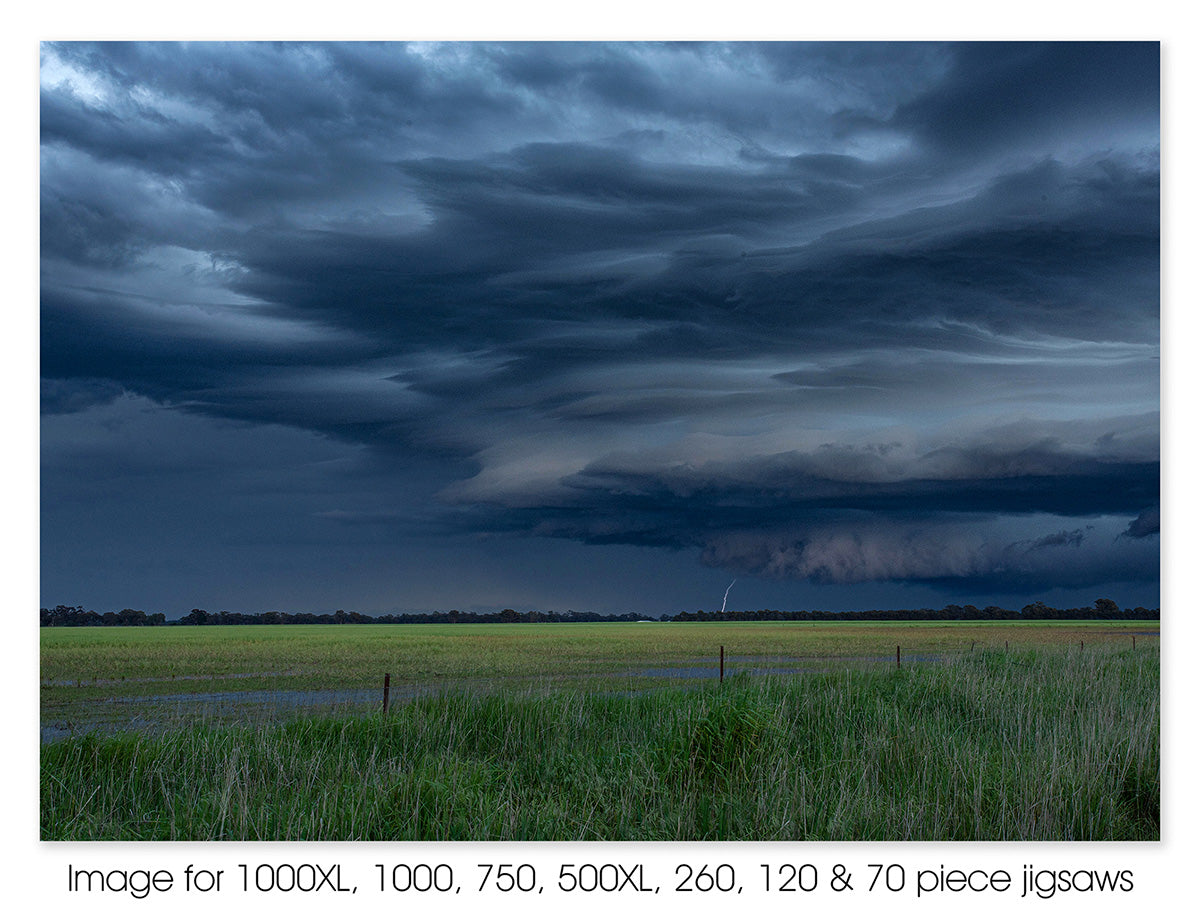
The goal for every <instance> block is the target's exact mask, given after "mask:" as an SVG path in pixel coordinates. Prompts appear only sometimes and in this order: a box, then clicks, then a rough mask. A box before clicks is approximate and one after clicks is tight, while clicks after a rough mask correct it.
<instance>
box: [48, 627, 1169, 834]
mask: <svg viewBox="0 0 1200 919" xmlns="http://www.w3.org/2000/svg"><path fill="white" fill-rule="evenodd" d="M41 643H42V667H41V683H42V685H41V700H42V725H43V740H44V743H43V747H42V778H41V796H42V808H41V810H42V835H43V837H44V838H46V839H321V840H343V839H629V840H632V839H1157V838H1158V835H1159V693H1158V679H1159V658H1158V651H1159V648H1158V623H1156V622H1154V623H1147V622H1131V623H1122V622H1104V623H1081V622H1068V623H1009V622H1005V623H961V622H955V623H921V624H912V625H908V624H897V623H839V624H826V623H821V624H810V623H639V624H629V625H625V624H608V623H606V624H600V625H566V624H555V625H509V626H446V627H440V626H241V627H236V626H222V627H178V628H169V627H168V628H161V627H160V628H141V629H137V628H132V629H120V628H108V629H71V628H61V629H43V630H42V631H41ZM1081 643H1082V647H1081ZM721 646H724V648H725V655H726V679H725V681H724V682H723V683H721V682H719V681H718V679H717V668H718V653H719V652H718V649H719V648H720V647H721ZM897 646H899V647H900V655H901V662H900V666H897V664H896V648H897ZM384 673H389V674H390V675H391V677H390V679H391V689H390V691H391V694H392V695H391V706H390V711H389V712H388V713H387V714H386V715H385V714H383V713H382V712H381V711H380V707H381V706H380V702H381V696H382V681H383V674H384Z"/></svg>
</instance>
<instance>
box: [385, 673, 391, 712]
mask: <svg viewBox="0 0 1200 919" xmlns="http://www.w3.org/2000/svg"><path fill="white" fill-rule="evenodd" d="M391 682H392V675H391V674H390V673H385V674H384V675H383V713H384V714H385V715H386V714H387V710H388V690H389V689H390V688H391Z"/></svg>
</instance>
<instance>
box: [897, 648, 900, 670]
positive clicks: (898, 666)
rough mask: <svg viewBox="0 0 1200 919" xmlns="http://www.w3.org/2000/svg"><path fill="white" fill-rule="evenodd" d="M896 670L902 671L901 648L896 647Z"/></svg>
mask: <svg viewBox="0 0 1200 919" xmlns="http://www.w3.org/2000/svg"><path fill="white" fill-rule="evenodd" d="M896 669H897V670H899V669H900V646H899V645H896Z"/></svg>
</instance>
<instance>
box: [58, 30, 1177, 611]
mask: <svg viewBox="0 0 1200 919" xmlns="http://www.w3.org/2000/svg"><path fill="white" fill-rule="evenodd" d="M1157 65H1158V49H1157V46H1156V45H1154V44H1013V45H1008V44H1005V45H961V46H960V45H941V44H901V45H889V44H868V45H852V44H832V45H805V44H802V45H794V44H766V45H748V44H747V45H710V44H700V45H673V44H666V45H659V44H617V45H598V44H589V43H577V44H567V45H558V44H540V43H539V44H475V45H457V46H440V45H435V46H425V45H412V46H394V45H370V44H349V45H325V44H318V45H289V44H284V45H265V44H233V45H230V44H206V43H200V44H194V45H186V46H177V45H165V44H127V45H117V44H113V45H76V44H65V45H54V46H46V47H45V48H44V50H43V80H42V82H43V87H42V183H41V200H42V213H41V246H42V273H43V278H42V304H41V307H42V373H43V376H44V383H43V411H44V412H46V413H47V415H50V414H56V413H57V414H59V415H63V416H64V417H69V415H70V413H81V412H84V411H86V410H88V409H89V408H91V407H92V406H98V405H105V404H108V403H111V402H113V400H116V399H118V398H119V397H121V396H122V394H129V395H131V396H139V397H147V398H149V399H152V400H154V402H155V403H157V404H158V405H161V406H167V407H170V408H172V409H173V410H176V411H184V412H189V413H193V414H195V413H200V414H203V415H206V416H209V417H210V418H214V419H218V420H219V419H234V420H237V421H238V422H242V423H249V424H263V425H282V426H286V427H289V428H293V429H299V430H302V431H309V432H315V433H318V434H321V435H330V436H333V437H335V438H336V439H337V440H338V441H339V442H341V443H343V444H344V445H345V448H346V449H359V448H363V449H366V450H367V451H369V452H371V453H372V455H373V456H375V457H376V459H375V461H374V462H376V463H380V464H382V465H383V467H384V468H387V467H388V466H389V464H391V468H393V469H395V470H397V473H396V475H397V477H398V478H397V481H399V480H400V477H401V473H400V472H399V471H398V470H400V469H401V467H402V466H403V467H404V468H405V469H406V470H407V471H406V472H404V473H403V475H405V476H407V475H410V474H415V473H413V471H412V468H415V467H410V466H406V465H405V464H411V463H418V464H419V463H423V462H425V463H428V464H429V465H428V467H422V469H423V470H424V471H422V472H421V473H420V475H419V476H418V478H419V479H420V482H421V485H420V488H421V491H420V493H419V495H418V493H417V492H416V491H413V490H411V489H410V490H409V491H408V492H406V491H405V490H404V489H403V488H400V489H398V490H396V491H389V492H388V495H389V497H387V499H386V500H387V501H390V502H397V503H398V504H400V505H404V504H405V503H406V502H413V503H414V505H416V504H419V505H420V509H419V511H413V510H410V508H408V507H406V506H397V507H392V506H388V507H371V506H365V505H368V504H369V500H367V499H365V498H364V499H363V505H364V506H353V507H351V506H342V505H341V504H338V503H336V502H334V500H333V499H332V498H331V499H330V505H329V506H328V507H325V508H323V509H320V510H318V511H317V512H316V514H315V516H314V518H313V519H314V520H316V521H318V522H324V523H325V524H327V525H329V526H335V525H340V527H341V529H342V530H345V529H346V526H345V525H346V524H349V523H353V522H362V523H365V524H370V525H371V526H376V527H377V526H392V527H402V526H411V527H414V528H416V529H420V528H421V527H435V528H440V530H441V531H443V532H456V531H457V532H462V533H509V534H536V535H544V536H556V537H561V538H568V539H572V540H578V541H581V542H586V543H589V544H605V543H611V544H617V543H626V544H631V545H643V546H662V547H672V548H677V547H687V548H690V549H695V550H699V552H700V553H701V557H702V558H703V559H704V560H705V561H706V563H709V564H712V565H717V566H721V567H726V568H728V569H730V570H735V571H739V572H757V573H763V574H768V575H772V576H777V577H785V578H807V579H813V580H819V581H824V582H828V583H856V582H863V581H870V580H914V581H921V582H926V583H934V584H939V585H942V584H954V583H967V582H968V581H970V582H972V583H983V582H987V583H989V584H994V585H1001V584H1003V582H1004V580H1005V578H1010V579H1011V583H1013V584H1017V583H1020V584H1023V585H1024V584H1027V583H1034V582H1036V581H1037V580H1038V579H1039V578H1040V579H1042V583H1043V584H1044V585H1045V586H1047V587H1053V586H1054V585H1056V584H1060V583H1061V584H1063V585H1068V584H1070V585H1072V586H1074V585H1077V584H1081V583H1088V578H1100V579H1101V580H1103V579H1104V578H1106V577H1107V574H1106V573H1105V571H1106V568H1105V566H1109V569H1108V570H1110V571H1115V570H1119V571H1121V572H1122V574H1123V576H1127V577H1129V578H1130V579H1132V580H1152V579H1153V578H1155V577H1156V574H1153V573H1151V572H1152V569H1153V571H1156V569H1157V563H1156V562H1154V564H1153V565H1152V564H1151V562H1152V561H1153V558H1152V556H1154V553H1155V552H1156V550H1157V543H1156V540H1154V539H1147V538H1146V537H1148V536H1153V535H1154V534H1155V533H1157V525H1156V520H1157V518H1156V517H1155V518H1154V519H1155V525H1154V526H1153V527H1151V525H1150V523H1149V520H1150V518H1149V517H1146V515H1145V514H1141V516H1139V517H1138V518H1137V520H1135V521H1134V522H1133V523H1132V524H1130V523H1129V518H1130V515H1135V514H1139V513H1140V512H1142V511H1143V510H1144V509H1145V508H1147V507H1149V506H1151V505H1154V504H1156V502H1157V500H1158V422H1157V409H1158V395H1157V393H1158V383H1157V373H1158V370H1157V354H1158V351H1157V348H1158V281H1159V273H1158V246H1159V235H1158V219H1159V181H1158V177H1159V168H1158V137H1157V125H1158V122H1157V104H1158V72H1157ZM45 449H46V450H52V448H45ZM113 449H116V448H115V447H114V448H113ZM47 462H50V463H51V464H53V457H52V456H49V455H48V456H47ZM328 468H330V470H331V471H330V472H329V475H330V476H331V477H332V478H331V480H330V483H328V484H327V486H326V487H328V488H329V489H330V492H331V494H332V493H333V491H335V490H338V489H340V490H341V492H347V493H354V494H360V493H361V492H360V490H358V489H357V488H355V487H354V485H353V480H354V478H355V477H356V476H361V475H363V473H362V467H361V466H357V465H354V464H350V465H349V466H345V467H342V466H337V467H328ZM372 468H374V469H378V468H379V467H377V466H373V467H372ZM356 470H357V471H356ZM433 470H438V471H440V478H439V477H438V475H435V474H432V471H433ZM426 473H430V474H426ZM375 474H377V473H373V475H375ZM335 480H336V486H335V484H334V481H335ZM288 481H289V480H287V479H281V487H283V488H286V487H287V482H288ZM295 487H296V488H297V489H301V490H303V492H304V494H305V495H306V496H310V497H311V496H313V495H315V494H319V492H320V489H321V487H322V486H321V485H319V484H318V483H317V482H316V481H315V480H313V479H305V480H304V481H303V483H302V484H301V483H300V482H299V480H297V484H296V486H295ZM341 492H339V493H341ZM435 495H436V496H437V497H436V499H435V498H434V496H435ZM46 501H47V502H50V503H53V501H54V494H53V492H52V491H47V494H46ZM318 503H319V501H318ZM306 506H307V505H306ZM418 518H419V519H420V520H421V521H423V522H422V523H420V524H418V522H417V520H418ZM1143 518H1145V520H1143ZM1118 519H1121V520H1122V521H1123V522H1122V523H1121V524H1120V525H1119V526H1118V524H1117V523H1116V522H1115V521H1117V520H1118ZM1088 527H1094V528H1095V529H1094V530H1093V529H1088ZM1121 527H1124V528H1125V529H1124V530H1123V532H1124V533H1125V535H1127V536H1131V537H1138V538H1137V540H1136V543H1137V544H1138V545H1139V546H1141V547H1143V548H1139V550H1138V551H1137V552H1135V553H1132V554H1131V556H1130V558H1129V559H1128V560H1126V561H1125V562H1120V563H1119V564H1118V563H1117V562H1116V561H1115V560H1114V559H1113V558H1112V557H1110V556H1111V553H1112V552H1113V551H1115V550H1112V549H1110V548H1108V547H1106V546H1102V545H1101V543H1102V542H1104V541H1105V540H1107V543H1112V538H1113V537H1115V536H1116V535H1120V532H1122V530H1121ZM1114 528H1116V529H1114ZM331 538H335V537H332V536H331ZM1122 542H1123V543H1124V544H1126V545H1127V546H1128V545H1130V541H1129V540H1123V541H1122ZM1113 565H1116V566H1117V567H1115V568H1114V567H1112V566H1113Z"/></svg>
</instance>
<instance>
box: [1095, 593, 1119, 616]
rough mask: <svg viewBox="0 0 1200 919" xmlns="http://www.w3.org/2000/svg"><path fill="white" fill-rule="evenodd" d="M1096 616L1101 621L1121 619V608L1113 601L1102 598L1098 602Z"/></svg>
mask: <svg viewBox="0 0 1200 919" xmlns="http://www.w3.org/2000/svg"><path fill="white" fill-rule="evenodd" d="M1096 616H1097V618H1099V619H1120V618H1121V607H1119V606H1117V604H1116V603H1114V602H1113V601H1112V600H1109V599H1106V598H1104V597H1101V598H1100V599H1099V600H1097V601H1096Z"/></svg>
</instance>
